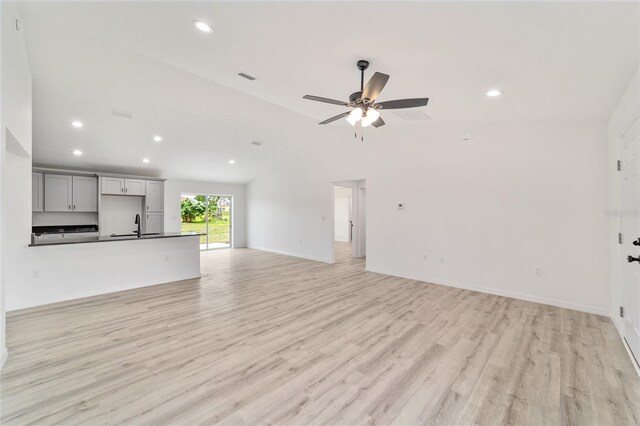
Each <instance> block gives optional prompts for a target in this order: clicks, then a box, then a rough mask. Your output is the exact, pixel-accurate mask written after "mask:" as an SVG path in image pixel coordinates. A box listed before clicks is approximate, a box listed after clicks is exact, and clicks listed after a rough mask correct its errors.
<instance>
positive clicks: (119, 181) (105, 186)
mask: <svg viewBox="0 0 640 426" xmlns="http://www.w3.org/2000/svg"><path fill="white" fill-rule="evenodd" d="M100 179H101V181H102V187H101V188H100V192H101V193H102V194H104V195H124V179H123V178H116V177H106V176H103V177H102V178H100Z"/></svg>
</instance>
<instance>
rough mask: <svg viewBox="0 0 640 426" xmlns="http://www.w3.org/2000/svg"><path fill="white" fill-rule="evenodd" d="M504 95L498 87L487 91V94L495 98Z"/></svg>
mask: <svg viewBox="0 0 640 426" xmlns="http://www.w3.org/2000/svg"><path fill="white" fill-rule="evenodd" d="M500 95H502V92H501V91H500V90H498V89H491V90H489V91H488V92H487V96H490V97H492V98H495V97H496V96H500Z"/></svg>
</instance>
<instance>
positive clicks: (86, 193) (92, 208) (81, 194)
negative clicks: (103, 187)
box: [72, 176, 98, 212]
mask: <svg viewBox="0 0 640 426" xmlns="http://www.w3.org/2000/svg"><path fill="white" fill-rule="evenodd" d="M72 207H73V211H75V212H97V211H98V178H97V177H93V176H73V206H72Z"/></svg>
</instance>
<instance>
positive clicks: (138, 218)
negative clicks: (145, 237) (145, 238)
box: [133, 214, 142, 238]
mask: <svg viewBox="0 0 640 426" xmlns="http://www.w3.org/2000/svg"><path fill="white" fill-rule="evenodd" d="M133 223H134V224H136V225H138V229H137V230H135V229H134V230H133V232H135V233H136V234H138V238H140V237H142V230H141V229H140V215H139V214H136V220H135V222H133Z"/></svg>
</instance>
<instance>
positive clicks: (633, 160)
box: [618, 111, 640, 362]
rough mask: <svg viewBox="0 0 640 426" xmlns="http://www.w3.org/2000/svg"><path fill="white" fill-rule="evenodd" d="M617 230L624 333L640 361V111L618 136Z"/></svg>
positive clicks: (621, 313) (637, 359)
mask: <svg viewBox="0 0 640 426" xmlns="http://www.w3.org/2000/svg"><path fill="white" fill-rule="evenodd" d="M618 148H619V153H620V168H619V170H620V173H619V174H620V181H619V187H620V212H621V215H620V233H621V234H622V239H621V243H622V246H621V252H620V254H621V259H620V261H621V262H622V268H621V272H622V273H621V279H622V299H621V300H623V303H624V304H625V306H622V307H621V309H620V311H621V312H620V315H621V316H622V319H623V323H624V326H623V335H624V339H625V340H626V341H627V344H628V345H629V349H631V352H632V353H633V355H634V357H635V359H636V362H640V217H638V212H639V211H640V196H639V195H638V194H640V162H639V161H638V156H639V155H640V113H639V112H638V111H636V113H635V114H634V116H633V118H632V119H631V120H630V124H628V125H627V126H625V128H624V129H623V131H622V133H621V135H620V137H619V139H618Z"/></svg>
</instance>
